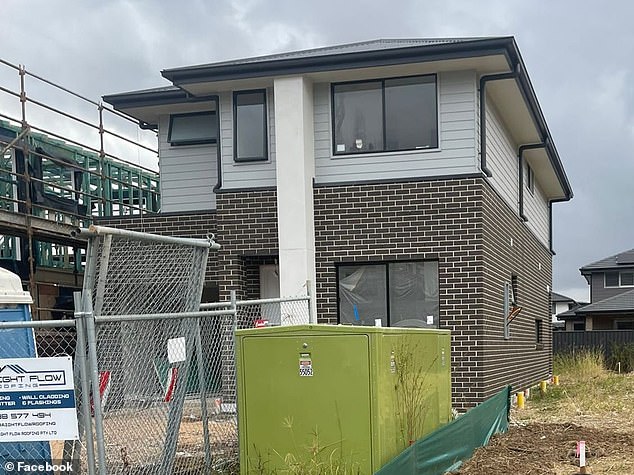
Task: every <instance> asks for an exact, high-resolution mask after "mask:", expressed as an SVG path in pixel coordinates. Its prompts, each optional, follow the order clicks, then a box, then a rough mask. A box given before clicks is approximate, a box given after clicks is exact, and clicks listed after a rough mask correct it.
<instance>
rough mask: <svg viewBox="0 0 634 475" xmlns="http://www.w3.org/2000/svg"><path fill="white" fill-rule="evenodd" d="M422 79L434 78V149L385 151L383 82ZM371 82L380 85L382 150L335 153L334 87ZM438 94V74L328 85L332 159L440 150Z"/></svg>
mask: <svg viewBox="0 0 634 475" xmlns="http://www.w3.org/2000/svg"><path fill="white" fill-rule="evenodd" d="M424 77H433V78H434V83H433V84H434V92H435V96H436V97H435V99H436V100H435V106H436V107H435V110H434V114H435V116H434V118H435V121H436V146H435V147H426V148H425V147H422V148H416V147H415V148H408V149H395V150H391V149H387V148H386V147H385V143H386V127H385V82H386V81H391V80H396V79H408V78H424ZM371 82H380V83H381V109H382V114H383V116H382V129H383V150H372V151H362V152H353V151H345V152H337V142H336V140H335V87H336V86H344V85H348V84H364V83H371ZM438 96H439V94H438V74H436V73H433V74H415V75H413V76H390V77H383V78H375V79H362V80H357V81H343V82H333V83H331V84H330V128H331V133H330V140H331V141H332V155H333V157H341V156H343V157H346V156H356V155H361V156H363V155H376V154H380V153H394V152H428V151H436V150H439V149H440V123H439V122H440V117H439V104H438V103H439V102H440V100H439V97H438Z"/></svg>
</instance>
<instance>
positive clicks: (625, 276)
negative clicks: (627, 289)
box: [621, 272, 634, 286]
mask: <svg viewBox="0 0 634 475" xmlns="http://www.w3.org/2000/svg"><path fill="white" fill-rule="evenodd" d="M621 285H627V286H634V272H621Z"/></svg>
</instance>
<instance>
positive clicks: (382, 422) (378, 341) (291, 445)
mask: <svg viewBox="0 0 634 475" xmlns="http://www.w3.org/2000/svg"><path fill="white" fill-rule="evenodd" d="M450 348H451V341H450V334H449V331H448V330H434V329H420V328H380V327H363V326H340V325H299V326H283V327H268V328H257V329H246V330H238V331H237V332H236V356H237V378H238V388H237V389H238V427H239V434H240V437H239V438H240V472H241V473H242V474H256V473H257V474H273V473H289V472H290V473H322V472H323V473H331V471H332V473H359V474H371V473H374V472H376V471H377V470H378V469H380V468H381V467H382V466H383V465H384V464H386V463H387V462H389V461H390V460H391V459H392V458H394V457H395V456H397V455H398V454H399V453H400V452H402V451H403V450H404V449H405V448H406V447H408V446H409V445H410V444H411V443H412V442H413V441H415V440H417V439H419V438H421V437H422V436H424V435H426V434H428V433H430V432H432V431H433V430H435V429H436V428H438V427H440V426H442V425H444V424H445V423H447V422H448V421H449V420H450V417H451V374H450V368H451V355H450ZM318 467H321V470H318ZM337 470H338V471H337Z"/></svg>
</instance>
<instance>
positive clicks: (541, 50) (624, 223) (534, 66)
mask: <svg viewBox="0 0 634 475" xmlns="http://www.w3.org/2000/svg"><path fill="white" fill-rule="evenodd" d="M2 3H3V5H2V7H3V18H5V19H6V18H10V19H11V21H8V22H7V21H5V22H3V28H2V29H0V44H1V45H2V52H1V53H0V55H1V56H2V57H3V58H4V59H7V60H10V61H12V62H15V63H18V62H19V63H24V64H26V65H27V67H28V68H29V69H30V70H32V71H34V72H37V73H39V74H41V75H44V76H46V77H47V78H49V79H52V80H54V81H56V82H59V83H61V84H63V85H65V86H67V87H69V88H71V89H73V90H77V91H78V92H80V93H82V94H85V95H87V96H90V97H92V98H95V99H98V98H99V97H100V96H101V95H103V94H108V93H113V92H121V91H125V90H131V89H138V88H144V87H152V86H156V85H161V84H164V83H165V81H164V80H163V79H162V78H161V76H160V70H161V69H163V68H168V67H176V66H183V65H190V64H198V63H207V62H214V61H220V60H224V59H230V58H237V57H244V56H250V55H258V54H267V53H273V52H279V51H283V50H292V49H301V48H309V47H315V46H323V45H328V44H337V43H344V42H351V41H359V40H365V39H374V38H380V37H434V36H484V35H514V36H515V37H516V39H517V42H518V44H519V47H520V50H521V51H522V54H523V57H524V60H525V62H526V65H527V67H528V71H529V74H530V75H531V79H532V82H533V85H534V87H535V90H536V91H537V94H538V96H539V99H540V102H541V105H542V108H543V110H544V113H545V116H546V119H547V121H548V123H549V127H550V129H551V131H552V134H553V136H554V138H555V142H556V145H557V148H558V150H559V153H560V155H561V157H562V160H563V162H564V165H565V167H566V171H567V173H568V176H569V178H570V181H571V183H572V185H573V188H574V190H575V198H574V199H573V201H572V202H570V203H560V204H555V206H554V210H555V211H554V238H555V239H554V246H555V250H556V252H557V255H556V256H555V268H554V288H555V289H558V290H561V291H569V292H574V293H581V294H583V292H585V290H586V284H585V281H584V280H583V278H581V276H580V274H579V272H578V268H579V267H580V266H582V265H584V264H586V263H588V262H591V261H593V260H595V259H598V258H601V257H604V256H607V255H610V254H612V253H616V252H618V251H621V250H624V249H629V248H631V247H634V242H633V241H634V240H633V239H632V236H633V234H634V233H633V229H634V224H633V223H634V220H633V219H632V217H633V214H634V213H633V210H634V194H632V192H631V191H630V189H631V186H630V183H631V178H632V177H633V176H634V158H633V155H632V150H634V147H633V145H634V143H633V141H634V89H633V88H632V87H631V86H630V85H631V83H632V78H633V76H634V63H632V61H631V60H630V58H632V57H633V56H634V55H633V53H634V33H632V28H631V18H633V17H634V5H632V4H631V3H630V2H628V1H625V0H621V1H613V2H594V1H589V0H582V1H575V0H566V1H557V2H527V1H518V0H513V1H507V0H483V1H479V2H473V1H468V0H462V1H445V0H426V1H414V0H409V1H400V2H391V3H389V2H385V1H374V2H354V1H350V2H342V1H340V0H339V1H332V0H326V1H320V2H317V1H301V0H280V1H273V0H270V1H265V0H220V1H213V2H212V1H205V0H192V1H187V2H174V1H167V0H127V1H125V0H111V1H96V0H91V1H80V0H67V1H63V2H62V1H58V2H52V1H48V0H30V1H29V2H24V1H21V0H3V2H2ZM4 77H5V76H4V74H3V73H2V72H1V71H0V80H2V81H4ZM12 80H13V79H12ZM2 104H3V102H0V106H2ZM564 293H565V292H564Z"/></svg>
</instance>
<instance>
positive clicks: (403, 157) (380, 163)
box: [313, 71, 479, 184]
mask: <svg viewBox="0 0 634 475" xmlns="http://www.w3.org/2000/svg"><path fill="white" fill-rule="evenodd" d="M475 88H476V77H475V73H474V72H472V71H463V72H451V73H442V74H440V75H439V76H438V90H439V93H438V97H439V101H438V110H439V135H440V148H439V149H438V150H425V151H411V152H393V153H376V154H360V155H350V156H345V157H342V156H336V157H335V156H333V153H332V131H331V116H330V114H331V110H330V109H331V106H330V84H329V83H320V84H315V86H314V115H313V118H314V124H315V125H314V127H315V138H314V146H315V182H316V183H317V184H325V183H333V184H334V183H341V182H354V181H372V180H383V181H385V180H389V179H403V178H407V177H409V178H424V177H428V176H436V175H439V176H441V175H442V176H447V175H451V176H456V175H462V174H473V173H478V172H479V168H478V165H477V160H476V134H475V120H476V107H475V100H476V89H475Z"/></svg>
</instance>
